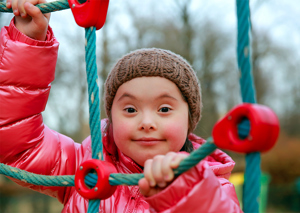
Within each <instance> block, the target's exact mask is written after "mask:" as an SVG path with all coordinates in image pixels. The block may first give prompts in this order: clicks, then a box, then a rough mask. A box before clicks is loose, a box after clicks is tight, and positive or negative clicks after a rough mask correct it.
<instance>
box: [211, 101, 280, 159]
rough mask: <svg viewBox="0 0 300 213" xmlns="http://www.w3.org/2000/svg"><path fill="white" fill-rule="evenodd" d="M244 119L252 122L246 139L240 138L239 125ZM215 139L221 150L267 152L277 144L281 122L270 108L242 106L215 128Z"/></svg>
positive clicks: (231, 112)
mask: <svg viewBox="0 0 300 213" xmlns="http://www.w3.org/2000/svg"><path fill="white" fill-rule="evenodd" d="M243 118H247V119H249V121H250V132H249V134H248V136H247V137H246V138H245V139H241V138H240V137H239V136H238V124H239V123H240V122H241V121H242V119H243ZM212 135H213V139H214V142H215V144H216V146H218V147H219V148H222V149H227V150H231V151H235V152H240V153H250V152H266V151H268V150H270V149H271V148H272V147H273V146H274V145H275V143H276V140H277V138H278V135H279V120H278V118H277V116H276V114H275V113H274V112H273V111H272V110H271V109H270V108H268V107H266V106H263V105H259V104H249V103H245V104H241V105H238V106H236V107H235V108H233V109H232V110H231V111H230V112H229V113H228V114H227V115H226V116H225V117H224V118H223V119H221V120H220V121H218V122H217V123H216V124H215V126H214V128H213V133H212Z"/></svg>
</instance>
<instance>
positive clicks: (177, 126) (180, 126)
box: [164, 122, 188, 147]
mask: <svg viewBox="0 0 300 213" xmlns="http://www.w3.org/2000/svg"><path fill="white" fill-rule="evenodd" d="M187 131H188V126H187V124H186V125H185V123H176V122H173V123H170V124H168V125H165V127H164V136H165V137H166V138H168V139H169V140H170V141H171V142H172V143H173V144H172V145H174V146H180V147H182V145H183V144H184V142H185V139H186V137H187Z"/></svg>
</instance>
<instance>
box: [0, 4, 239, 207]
mask: <svg viewBox="0 0 300 213" xmlns="http://www.w3.org/2000/svg"><path fill="white" fill-rule="evenodd" d="M42 2H43V0H8V1H7V7H8V8H12V9H13V11H14V15H15V17H14V19H13V20H12V21H11V23H10V25H9V26H8V27H5V28H3V29H2V31H1V39H0V98H1V99H0V107H1V111H0V138H1V149H0V162H1V163H5V164H8V165H11V166H14V167H18V168H20V169H23V170H26V171H29V172H33V173H37V174H43V175H74V174H75V171H76V169H77V168H78V166H79V165H80V164H81V163H82V162H84V161H86V160H88V159H90V158H91V141H90V137H88V138H87V139H86V140H84V141H83V142H82V144H78V143H74V141H73V140H72V139H70V138H68V137H66V136H64V135H61V134H59V133H57V132H55V131H53V130H50V129H49V128H48V127H47V126H46V125H44V124H43V119H42V115H41V112H42V111H43V110H44V109H45V106H46V102H47V98H48V95H49V91H50V83H51V81H53V79H54V71H55V65H56V60H57V51H58V42H57V41H56V39H55V37H54V35H53V32H52V30H51V28H50V27H49V26H48V23H49V18H50V17H49V15H47V14H45V15H43V14H42V13H41V12H40V10H39V9H38V8H37V7H35V6H34V5H36V4H38V3H42ZM36 59H38V60H36ZM105 108H106V113H107V116H108V119H105V120H103V121H102V124H101V126H102V132H103V146H104V150H103V154H104V159H105V160H106V161H109V162H111V163H113V164H114V165H115V167H116V168H117V171H118V172H119V173H126V174H131V173H141V172H143V170H144V174H145V178H143V179H141V180H140V181H139V186H118V188H117V190H116V192H115V193H114V194H113V195H112V196H111V197H110V198H108V199H106V200H102V201H101V204H100V207H99V212H150V211H151V212H240V211H241V210H240V208H239V203H238V200H237V197H236V194H235V190H234V187H233V185H232V184H231V183H230V182H229V181H228V180H227V179H228V178H229V175H230V172H231V170H232V168H233V166H234V162H233V161H232V159H231V158H230V157H229V156H227V155H226V154H225V153H223V152H221V151H220V150H217V151H215V152H214V153H213V154H211V155H210V156H208V157H207V158H205V159H204V160H203V161H201V162H200V163H199V164H198V165H197V166H196V167H194V168H192V169H190V170H189V171H188V172H186V173H184V174H182V175H180V176H179V177H177V178H175V177H174V173H173V172H172V169H173V168H176V167H177V166H178V165H179V163H180V161H181V160H182V159H183V158H185V157H186V156H187V155H188V152H191V151H192V150H193V149H196V148H198V147H199V146H200V145H201V144H202V143H203V142H204V141H203V140H202V139H201V138H199V137H197V136H196V135H194V134H192V131H193V130H194V129H195V127H196V125H197V123H198V121H199V120H200V114H201V96H200V87H199V83H198V80H197V77H196V76H195V73H194V71H193V69H192V68H191V66H190V65H189V64H188V63H187V62H186V61H185V60H184V59H183V58H182V57H180V56H178V55H176V54H174V53H172V52H170V51H166V50H161V49H155V48H152V49H141V50H137V51H134V52H132V53H129V54H128V55H125V56H124V57H122V58H121V59H120V60H118V62H117V63H116V65H115V66H114V67H113V68H112V70H111V72H110V74H109V76H108V78H107V80H106V82H105ZM14 181H15V182H17V183H18V184H20V185H22V186H25V187H29V188H31V189H33V190H36V191H39V192H41V193H44V194H47V195H50V196H52V197H56V198H57V199H58V200H59V201H60V202H62V203H63V204H64V209H63V210H62V212H86V211H87V206H88V200H86V199H84V198H82V197H81V196H80V195H79V194H78V193H77V192H76V190H75V188H74V187H44V186H33V185H31V184H27V183H24V182H21V181H18V180H14Z"/></svg>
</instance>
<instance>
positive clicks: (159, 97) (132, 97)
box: [118, 92, 178, 101]
mask: <svg viewBox="0 0 300 213" xmlns="http://www.w3.org/2000/svg"><path fill="white" fill-rule="evenodd" d="M126 97H127V98H131V99H134V100H137V98H136V97H135V96H134V95H132V94H130V93H127V92H125V93H124V94H123V95H121V97H120V98H119V99H118V101H121V100H122V99H123V98H126ZM161 98H170V99H173V100H175V101H178V100H177V98H175V97H173V96H172V95H169V94H168V93H163V94H161V95H159V96H157V97H156V98H155V100H157V99H161Z"/></svg>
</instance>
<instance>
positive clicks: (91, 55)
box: [85, 27, 103, 213]
mask: <svg viewBox="0 0 300 213" xmlns="http://www.w3.org/2000/svg"><path fill="white" fill-rule="evenodd" d="M85 61H86V74H87V84H88V99H89V112H90V116H89V125H90V130H91V141H92V142H91V146H92V158H93V159H100V160H103V155H102V150H103V147H102V141H101V121H100V97H99V86H98V82H99V78H98V73H97V63H96V28H95V27H90V28H85ZM99 205H100V200H99V199H98V200H89V207H88V213H95V212H98V210H99Z"/></svg>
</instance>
